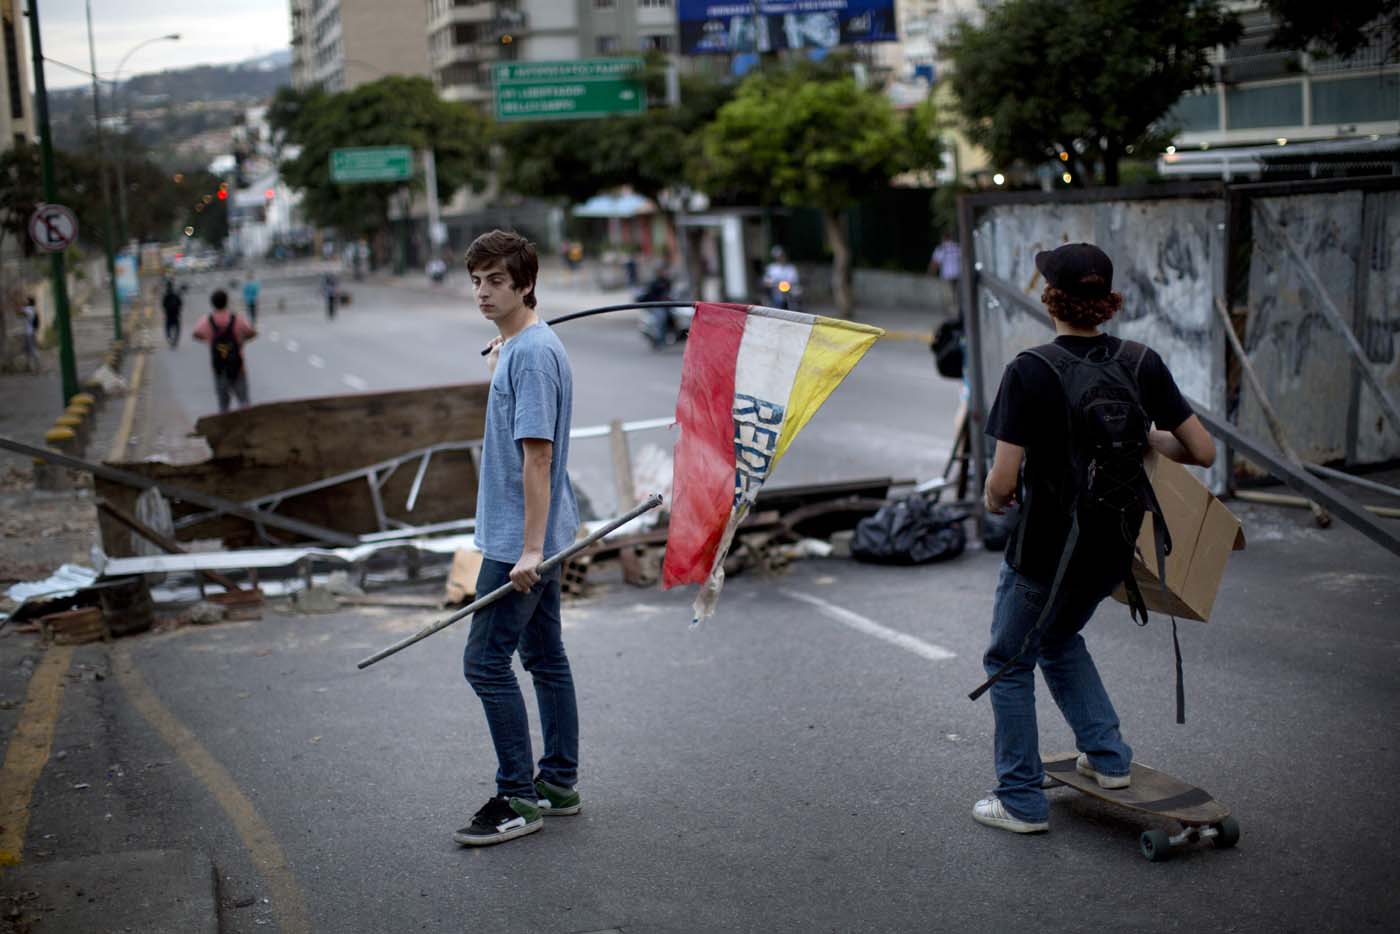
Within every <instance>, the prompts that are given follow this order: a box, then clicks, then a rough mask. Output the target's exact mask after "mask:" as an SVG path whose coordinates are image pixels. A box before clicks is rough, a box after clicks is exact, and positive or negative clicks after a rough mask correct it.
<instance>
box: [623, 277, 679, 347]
mask: <svg viewBox="0 0 1400 934" xmlns="http://www.w3.org/2000/svg"><path fill="white" fill-rule="evenodd" d="M684 292H685V288H684V287H683V286H681V287H678V286H676V285H675V284H674V283H673V282H672V281H671V278H670V277H669V276H667V275H665V274H664V273H663V274H659V275H657V276H656V277H655V278H653V279H652V280H651V282H649V283H647V287H646V288H644V289H642V291H640V292H638V293H637V294H636V296H635V297H634V298H633V299H632V300H633V301H634V302H637V303H638V304H641V303H643V302H668V301H684V300H685V298H684V295H683V293H684ZM640 311H641V313H642V320H641V322H640V326H639V329H640V330H641V332H642V336H643V337H645V338H646V339H647V342H648V343H650V344H651V349H652V350H661V349H662V348H663V347H665V346H667V345H668V344H679V343H680V342H681V341H683V340H685V339H686V338H687V337H688V336H689V335H690V319H691V318H692V317H694V315H695V310H694V308H692V307H690V306H686V305H675V306H672V307H670V308H643V309H640Z"/></svg>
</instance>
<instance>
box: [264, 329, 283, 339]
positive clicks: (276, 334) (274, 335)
mask: <svg viewBox="0 0 1400 934" xmlns="http://www.w3.org/2000/svg"><path fill="white" fill-rule="evenodd" d="M267 339H268V340H270V341H280V340H281V339H282V334H281V333H280V332H278V331H273V332H272V333H271V334H269V335H267Z"/></svg>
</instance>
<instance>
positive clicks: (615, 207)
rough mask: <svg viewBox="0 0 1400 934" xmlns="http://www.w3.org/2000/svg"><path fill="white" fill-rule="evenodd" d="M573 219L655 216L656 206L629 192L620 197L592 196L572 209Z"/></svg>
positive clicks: (647, 199)
mask: <svg viewBox="0 0 1400 934" xmlns="http://www.w3.org/2000/svg"><path fill="white" fill-rule="evenodd" d="M573 213H574V217H603V218H610V217H636V216H637V215H639V214H655V213H656V204H655V203H654V202H653V201H652V200H651V199H650V198H643V197H642V196H641V195H638V194H633V193H631V192H629V193H627V194H622V195H594V196H593V197H591V198H589V199H588V200H587V201H585V202H584V203H583V204H580V205H579V206H578V207H576V208H574V212H573Z"/></svg>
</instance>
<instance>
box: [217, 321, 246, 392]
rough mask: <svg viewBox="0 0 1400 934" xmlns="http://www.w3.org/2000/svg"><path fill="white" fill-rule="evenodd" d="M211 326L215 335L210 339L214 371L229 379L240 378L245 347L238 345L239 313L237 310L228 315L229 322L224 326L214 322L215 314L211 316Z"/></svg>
mask: <svg viewBox="0 0 1400 934" xmlns="http://www.w3.org/2000/svg"><path fill="white" fill-rule="evenodd" d="M209 327H210V328H211V329H212V330H213V332H214V335H213V337H211V338H210V339H209V357H210V361H211V362H212V363H213V365H214V372H215V374H217V375H219V376H223V377H226V378H228V379H238V376H239V374H240V373H242V372H243V349H242V348H241V347H239V346H238V337H237V335H236V330H237V328H238V314H237V313H236V312H234V313H232V314H230V315H229V316H228V324H226V325H224V326H223V328H220V327H218V326H217V325H216V324H214V316H213V315H210V316H209Z"/></svg>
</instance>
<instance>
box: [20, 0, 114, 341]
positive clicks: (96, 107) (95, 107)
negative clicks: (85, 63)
mask: <svg viewBox="0 0 1400 934" xmlns="http://www.w3.org/2000/svg"><path fill="white" fill-rule="evenodd" d="M87 28H88V60H89V61H90V62H91V63H92V120H93V127H92V129H93V133H94V134H96V140H97V157H98V159H99V160H101V168H100V170H99V174H100V175H101V176H102V214H103V232H102V242H103V246H104V247H105V248H106V250H107V280H108V282H109V283H110V284H111V287H112V337H113V338H115V339H116V340H121V337H122V303H121V299H120V298H118V297H117V262H116V259H115V258H113V255H112V186H111V184H110V183H109V181H108V179H107V153H106V150H105V149H104V148H103V146H102V95H101V93H100V92H99V91H98V87H97V47H96V46H94V45H93V42H92V0H87ZM35 58H36V59H37V58H38V56H37V55H36V56H35Z"/></svg>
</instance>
